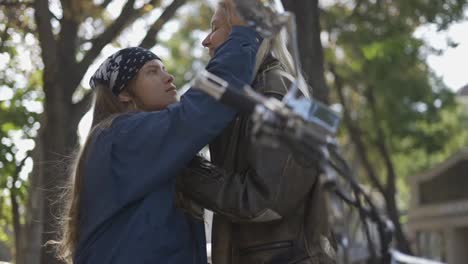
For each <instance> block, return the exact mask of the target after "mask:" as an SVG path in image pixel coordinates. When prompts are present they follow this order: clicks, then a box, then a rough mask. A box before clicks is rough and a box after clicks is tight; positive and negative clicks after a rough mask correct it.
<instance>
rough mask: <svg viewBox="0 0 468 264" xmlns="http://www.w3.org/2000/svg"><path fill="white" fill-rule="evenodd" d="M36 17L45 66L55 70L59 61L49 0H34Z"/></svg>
mask: <svg viewBox="0 0 468 264" xmlns="http://www.w3.org/2000/svg"><path fill="white" fill-rule="evenodd" d="M34 18H35V21H36V26H37V31H38V35H39V44H40V47H41V53H42V60H43V63H44V67H45V68H46V69H49V70H51V71H52V72H54V71H55V70H54V69H55V63H56V61H57V43H56V40H55V36H54V33H53V32H52V25H51V24H50V19H51V16H50V10H49V2H48V1H47V0H36V1H34Z"/></svg>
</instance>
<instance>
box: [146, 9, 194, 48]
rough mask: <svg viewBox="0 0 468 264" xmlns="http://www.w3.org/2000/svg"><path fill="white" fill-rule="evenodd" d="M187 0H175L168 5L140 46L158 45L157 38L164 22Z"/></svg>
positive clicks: (150, 46)
mask: <svg viewBox="0 0 468 264" xmlns="http://www.w3.org/2000/svg"><path fill="white" fill-rule="evenodd" d="M186 2H187V0H174V1H172V3H171V4H170V5H169V6H168V7H166V9H165V10H164V12H163V13H162V14H161V16H160V17H159V18H158V19H157V20H156V21H155V22H154V23H153V25H151V27H150V29H149V30H148V32H147V33H146V35H145V37H144V38H143V40H142V41H141V43H140V47H143V48H146V49H150V48H152V47H153V46H154V45H156V39H157V35H158V33H159V31H160V30H161V29H162V27H163V26H164V24H166V22H167V21H169V20H170V19H171V18H172V17H173V16H174V14H175V13H176V12H177V10H178V9H179V8H180V7H181V6H182V5H184V4H185V3H186Z"/></svg>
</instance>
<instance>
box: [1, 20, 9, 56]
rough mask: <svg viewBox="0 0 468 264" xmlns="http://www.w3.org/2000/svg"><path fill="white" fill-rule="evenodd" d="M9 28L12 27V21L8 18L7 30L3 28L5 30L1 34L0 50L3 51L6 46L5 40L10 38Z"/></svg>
mask: <svg viewBox="0 0 468 264" xmlns="http://www.w3.org/2000/svg"><path fill="white" fill-rule="evenodd" d="M8 29H10V23H9V21H8V20H7V22H6V24H5V30H3V32H2V33H1V35H0V52H3V48H4V47H5V42H6V41H7V39H8V35H9V34H8Z"/></svg>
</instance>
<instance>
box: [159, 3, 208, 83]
mask: <svg viewBox="0 0 468 264" xmlns="http://www.w3.org/2000/svg"><path fill="white" fill-rule="evenodd" d="M211 16H212V10H211V9H210V8H209V7H208V6H207V5H206V4H204V3H203V2H202V1H190V2H189V3H188V4H187V5H186V6H184V8H183V9H182V10H180V12H179V13H178V15H177V17H176V18H175V19H176V20H177V21H178V23H180V28H179V30H177V32H175V33H174V34H173V35H172V36H171V37H170V38H169V39H168V40H164V41H161V45H163V46H164V47H166V48H167V49H168V50H169V52H170V58H169V59H167V60H165V61H164V62H165V65H166V68H167V69H168V71H169V72H170V73H171V74H173V75H174V76H175V84H176V86H177V87H179V88H181V87H182V86H183V85H184V84H186V83H187V82H189V81H190V80H191V79H192V78H193V77H194V76H195V74H196V73H197V71H198V70H200V69H201V67H203V65H205V64H206V62H207V61H208V52H207V51H205V50H204V48H203V47H202V44H201V42H202V40H203V38H204V37H205V36H206V34H207V33H206V32H207V31H208V30H209V29H210V20H211Z"/></svg>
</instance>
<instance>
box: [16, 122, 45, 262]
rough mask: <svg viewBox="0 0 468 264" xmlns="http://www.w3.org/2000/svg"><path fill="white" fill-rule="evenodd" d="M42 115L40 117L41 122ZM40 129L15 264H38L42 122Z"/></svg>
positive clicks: (40, 216) (40, 219) (40, 213)
mask: <svg viewBox="0 0 468 264" xmlns="http://www.w3.org/2000/svg"><path fill="white" fill-rule="evenodd" d="M42 119H43V115H42V116H41V120H42ZM40 123H41V124H42V127H41V128H40V129H39V132H38V136H37V138H36V140H35V143H36V146H35V148H34V151H33V154H32V159H33V160H34V165H33V171H32V172H31V174H30V175H29V184H30V185H29V189H28V194H29V195H28V201H27V205H26V217H25V224H24V227H23V230H24V232H23V233H22V234H21V235H22V237H23V239H22V245H21V254H22V255H23V258H22V261H23V262H18V263H17V264H39V260H40V253H41V239H42V235H41V234H42V212H43V211H42V209H43V205H42V204H43V201H44V199H43V192H42V188H41V186H42V175H43V174H42V173H43V172H42V165H43V163H42V162H40V161H42V160H43V158H42V157H43V155H42V133H43V132H42V131H43V126H44V124H45V123H44V122H43V121H40Z"/></svg>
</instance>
